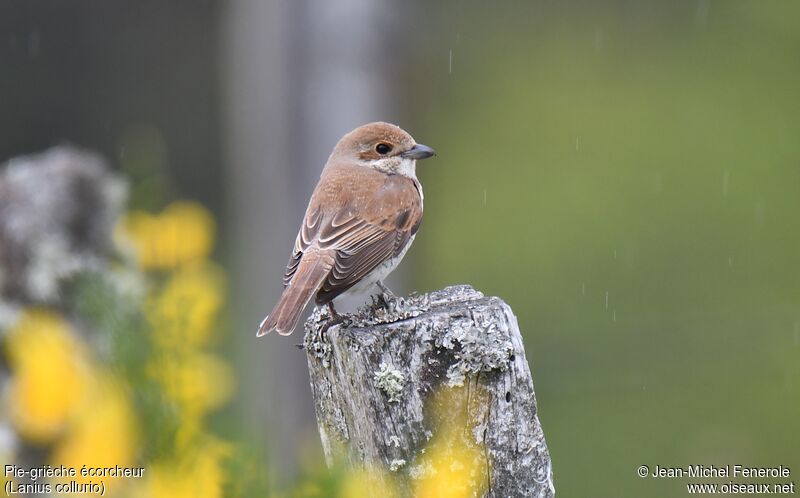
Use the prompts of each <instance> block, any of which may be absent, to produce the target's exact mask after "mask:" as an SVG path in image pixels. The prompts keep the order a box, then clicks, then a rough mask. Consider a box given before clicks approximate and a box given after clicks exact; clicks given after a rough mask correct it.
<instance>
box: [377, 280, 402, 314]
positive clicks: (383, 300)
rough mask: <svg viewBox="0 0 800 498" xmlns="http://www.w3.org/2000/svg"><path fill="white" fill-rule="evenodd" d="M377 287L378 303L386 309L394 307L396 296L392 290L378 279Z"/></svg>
mask: <svg viewBox="0 0 800 498" xmlns="http://www.w3.org/2000/svg"><path fill="white" fill-rule="evenodd" d="M377 284H378V287H379V288H380V289H381V294H379V295H378V299H377V301H378V303H380V304H381V306H383V307H384V308H385V309H386V310H387V311H389V310H391V309H392V308H394V306H395V304H396V303H397V296H396V295H395V294H394V292H392V291H391V290H390V289H389V288H388V287H386V284H384V283H383V282H381V281H380V280H378V282H377Z"/></svg>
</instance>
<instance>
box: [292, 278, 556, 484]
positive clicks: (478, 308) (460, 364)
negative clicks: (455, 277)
mask: <svg viewBox="0 0 800 498" xmlns="http://www.w3.org/2000/svg"><path fill="white" fill-rule="evenodd" d="M328 319H329V317H328V316H327V314H326V312H325V311H324V310H318V311H316V312H315V313H314V314H313V315H312V316H311V317H310V318H309V320H308V321H307V322H306V336H305V339H304V348H305V350H306V352H307V356H308V365H309V370H310V374H311V388H312V391H313V395H314V402H315V408H316V415H317V421H318V424H319V430H320V438H321V440H322V444H323V449H324V451H325V455H326V458H327V460H328V462H329V464H331V465H332V464H333V463H334V462H338V461H344V462H345V463H347V464H349V465H350V466H354V467H357V468H367V469H372V470H374V471H375V475H376V476H378V480H379V481H381V482H380V485H381V486H387V485H388V486H391V487H393V488H394V489H397V490H399V493H400V495H401V496H407V495H412V494H413V493H414V492H415V490H418V489H419V488H420V486H424V485H425V483H426V482H429V481H430V482H434V481H435V482H448V479H449V480H450V481H449V482H450V484H452V485H453V486H466V487H467V489H469V490H471V491H472V494H473V495H474V496H487V497H508V496H526V497H527V496H531V497H550V496H553V495H554V489H553V480H552V467H551V462H550V456H549V453H548V450H547V446H546V444H545V439H544V434H543V432H542V427H541V425H540V423H539V419H538V416H537V407H536V398H535V394H534V390H533V380H532V378H531V374H530V370H529V368H528V362H527V360H526V357H525V350H524V348H523V344H522V338H521V335H520V332H519V326H518V325H517V321H516V318H515V317H514V315H513V313H512V311H511V309H510V308H509V306H508V305H507V304H505V303H504V302H503V301H502V300H500V299H498V298H496V297H485V296H484V295H483V294H481V293H480V292H478V291H476V290H475V289H473V288H471V287H469V286H454V287H448V288H446V289H443V290H440V291H436V292H432V293H430V294H422V295H416V296H412V297H409V298H399V299H397V300H395V301H392V302H390V303H389V305H388V306H384V305H383V304H382V303H381V304H378V303H375V304H373V305H371V306H367V307H365V308H363V309H361V310H359V311H358V312H357V313H355V314H353V315H347V316H345V320H344V322H343V323H341V324H337V325H333V326H330V327H329V328H327V330H326V327H327V321H328ZM426 480H427V481H426Z"/></svg>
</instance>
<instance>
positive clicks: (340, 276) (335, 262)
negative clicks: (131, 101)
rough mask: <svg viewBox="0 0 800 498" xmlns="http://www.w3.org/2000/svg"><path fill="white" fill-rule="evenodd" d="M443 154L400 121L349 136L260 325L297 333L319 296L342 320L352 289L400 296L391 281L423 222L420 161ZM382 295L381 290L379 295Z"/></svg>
mask: <svg viewBox="0 0 800 498" xmlns="http://www.w3.org/2000/svg"><path fill="white" fill-rule="evenodd" d="M434 155H436V152H435V151H434V150H433V149H432V148H430V147H428V146H427V145H423V144H418V143H417V142H416V141H415V140H414V138H413V137H412V136H411V135H410V134H409V133H408V132H406V131H405V130H403V129H402V128H400V127H399V126H397V125H394V124H390V123H385V122H374V123H369V124H365V125H363V126H359V127H358V128H356V129H354V130H353V131H351V132H349V133H347V134H346V135H344V136H343V137H342V138H341V139H340V140H339V142H338V143H337V144H336V146H335V147H334V149H333V152H332V153H331V155H330V157H329V158H328V161H327V163H326V164H325V166H324V168H323V169H322V173H321V175H320V179H319V182H318V183H317V186H316V187H315V188H314V191H313V193H312V194H311V199H310V200H309V202H308V207H307V208H306V212H305V216H304V218H303V222H302V224H301V225H300V229H299V231H298V233H297V238H296V239H295V243H294V248H293V249H292V251H291V255H290V257H289V262H288V264H287V265H286V271H285V273H284V277H283V285H284V290H283V293H282V294H281V296H280V298H279V299H278V302H277V303H276V304H275V307H274V308H273V309H272V311H271V312H270V313H269V315H267V316H266V318H264V320H263V321H262V322H261V324H260V325H259V327H258V332H257V333H256V336H257V337H262V336H264V335H266V334H268V333H269V332H271V331H273V330H275V331H277V332H278V334H280V335H289V334H291V333H292V331H293V330H294V328H295V327H296V326H297V322H298V320H299V319H300V315H301V314H302V312H303V310H304V309H305V308H306V306H308V304H309V302H310V301H311V299H312V298H314V302H315V304H316V305H317V306H327V307H328V310H329V312H330V314H331V317H332V319H340V318H341V317H340V315H339V314H338V313H337V312H336V308H335V307H334V304H333V300H334V299H336V298H337V297H339V296H341V295H342V294H344V293H346V292H347V293H348V294H350V293H364V292H370V291H377V290H379V291H380V292H382V293H383V295H384V296H385V297H386V298H393V297H394V295H393V294H392V293H391V291H390V290H389V289H388V287H386V285H385V284H384V283H383V280H384V279H385V278H386V277H387V276H388V275H389V274H390V273H391V272H392V271H393V270H394V269H395V267H397V265H398V264H399V263H400V261H401V260H402V259H403V256H405V254H406V251H408V249H409V247H410V246H411V243H412V242H413V241H414V237H415V236H416V233H417V230H418V229H419V227H420V223H421V222H422V204H423V194H422V185H420V182H419V180H418V179H417V174H416V165H417V161H418V160H422V159H426V158H429V157H432V156H434ZM373 295H374V294H373Z"/></svg>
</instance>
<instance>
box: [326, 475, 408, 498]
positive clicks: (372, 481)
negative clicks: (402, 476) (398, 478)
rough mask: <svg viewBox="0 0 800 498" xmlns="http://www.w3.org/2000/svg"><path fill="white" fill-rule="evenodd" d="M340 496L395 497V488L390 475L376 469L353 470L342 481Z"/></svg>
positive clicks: (358, 497) (357, 497)
mask: <svg viewBox="0 0 800 498" xmlns="http://www.w3.org/2000/svg"><path fill="white" fill-rule="evenodd" d="M338 496H340V497H341V498H372V497H375V496H380V497H382V498H393V497H394V496H395V493H394V490H393V489H392V487H391V484H390V481H389V480H388V476H386V475H383V474H382V473H381V472H380V471H378V470H374V471H369V470H351V471H349V472H348V473H347V475H346V476H345V478H344V481H343V482H342V487H341V489H340V490H339V493H338Z"/></svg>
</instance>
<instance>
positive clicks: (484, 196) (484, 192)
mask: <svg viewBox="0 0 800 498" xmlns="http://www.w3.org/2000/svg"><path fill="white" fill-rule="evenodd" d="M486 199H487V192H486V189H483V205H484V206H485V205H486Z"/></svg>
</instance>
